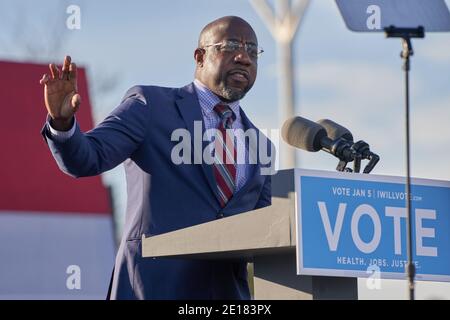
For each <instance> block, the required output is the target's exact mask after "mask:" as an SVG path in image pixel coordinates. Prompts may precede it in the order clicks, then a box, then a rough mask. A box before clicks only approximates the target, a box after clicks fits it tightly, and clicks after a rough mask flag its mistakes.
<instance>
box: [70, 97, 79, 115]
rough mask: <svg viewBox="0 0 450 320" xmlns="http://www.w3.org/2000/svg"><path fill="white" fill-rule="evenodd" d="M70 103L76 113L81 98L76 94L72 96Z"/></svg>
mask: <svg viewBox="0 0 450 320" xmlns="http://www.w3.org/2000/svg"><path fill="white" fill-rule="evenodd" d="M70 102H71V105H72V108H73V111H74V112H77V111H78V108H79V107H80V104H81V96H80V95H79V94H78V93H75V94H74V95H73V96H72V100H71V101H70Z"/></svg>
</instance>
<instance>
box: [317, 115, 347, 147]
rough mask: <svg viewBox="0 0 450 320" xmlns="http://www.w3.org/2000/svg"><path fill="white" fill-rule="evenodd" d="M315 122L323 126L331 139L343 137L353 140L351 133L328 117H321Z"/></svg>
mask: <svg viewBox="0 0 450 320" xmlns="http://www.w3.org/2000/svg"><path fill="white" fill-rule="evenodd" d="M317 123H318V124H320V125H321V126H322V127H324V128H325V130H326V131H327V136H328V138H330V139H331V140H336V139H339V138H344V139H345V140H347V141H351V142H353V135H352V133H351V132H350V131H349V130H348V129H347V128H345V127H343V126H341V125H340V124H337V123H336V122H334V121H332V120H329V119H321V120H319V121H317Z"/></svg>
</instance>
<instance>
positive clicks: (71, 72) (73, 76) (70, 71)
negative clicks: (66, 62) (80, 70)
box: [69, 63, 77, 84]
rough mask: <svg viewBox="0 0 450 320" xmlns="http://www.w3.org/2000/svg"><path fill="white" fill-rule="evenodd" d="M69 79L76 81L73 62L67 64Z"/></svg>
mask: <svg viewBox="0 0 450 320" xmlns="http://www.w3.org/2000/svg"><path fill="white" fill-rule="evenodd" d="M69 79H70V80H72V81H75V84H76V83H77V65H76V64H75V63H71V64H70V66H69Z"/></svg>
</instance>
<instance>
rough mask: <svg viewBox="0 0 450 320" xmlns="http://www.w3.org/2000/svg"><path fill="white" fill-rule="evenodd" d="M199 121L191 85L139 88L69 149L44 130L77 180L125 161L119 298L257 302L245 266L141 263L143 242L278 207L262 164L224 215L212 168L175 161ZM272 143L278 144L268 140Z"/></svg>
mask: <svg viewBox="0 0 450 320" xmlns="http://www.w3.org/2000/svg"><path fill="white" fill-rule="evenodd" d="M241 116H242V121H243V124H244V127H245V129H249V128H253V129H254V130H258V129H257V128H256V127H255V126H254V125H253V124H252V123H251V122H250V120H249V119H248V118H247V116H246V115H245V113H244V112H243V111H241ZM194 121H203V117H202V113H201V109H200V105H199V102H198V98H197V96H196V93H195V89H194V86H193V84H192V83H191V84H189V85H187V86H186V87H183V88H163V87H156V86H136V87H133V88H131V89H130V90H129V91H128V92H127V94H126V95H125V97H124V99H123V101H122V103H121V104H120V105H119V106H118V107H117V108H116V109H115V110H114V111H113V112H112V113H111V114H110V115H109V116H108V117H107V118H106V119H105V120H104V121H103V122H102V123H100V124H99V125H98V126H97V127H96V128H94V129H93V130H91V131H89V132H87V133H82V132H81V131H80V129H79V128H78V126H77V128H76V131H75V134H74V135H73V136H72V137H71V138H70V139H69V140H68V141H65V142H63V143H58V142H56V141H54V140H52V139H51V137H50V135H49V133H48V132H47V130H48V129H47V128H46V126H44V129H43V132H42V133H43V135H44V137H45V138H46V141H47V143H48V146H49V148H50V150H51V152H52V154H53V156H54V158H55V159H56V161H57V163H58V166H59V167H60V169H61V170H62V171H64V172H65V173H67V174H69V175H71V176H74V177H84V176H92V175H97V174H100V173H102V172H105V171H107V170H110V169H112V168H114V167H115V166H117V165H119V164H120V163H122V162H124V166H125V171H126V179H127V191H128V203H127V212H126V218H125V226H124V234H123V238H122V241H121V244H120V247H119V250H118V253H117V257H116V262H115V269H114V270H115V271H114V274H113V277H112V284H111V289H112V290H111V298H112V299H249V298H250V294H249V288H248V284H247V269H246V265H247V262H246V261H244V260H220V261H219V260H218V261H213V260H188V259H172V258H156V259H152V258H142V256H141V250H142V248H141V238H142V236H143V235H145V236H147V237H148V236H152V235H157V234H161V233H165V232H169V231H173V230H176V229H181V228H185V227H189V226H192V225H196V224H201V223H205V222H208V221H212V220H215V219H219V218H221V217H227V216H231V215H235V214H238V213H242V212H245V211H250V210H254V209H256V208H260V207H264V206H268V205H270V203H271V186H270V181H271V180H270V176H269V175H261V174H260V169H261V167H262V165H261V163H260V161H259V160H258V163H257V164H254V165H252V172H253V173H252V175H251V176H250V177H249V179H248V181H247V183H246V184H245V185H244V186H243V187H242V188H241V189H240V190H239V191H238V192H237V193H236V194H235V195H234V196H233V197H232V198H231V200H230V201H229V202H228V203H227V204H226V206H225V207H224V208H221V206H220V203H219V196H218V193H217V187H216V183H215V179H214V175H213V170H212V167H211V165H207V164H205V163H202V164H180V165H176V164H174V163H173V162H172V161H171V151H172V148H173V147H174V146H175V145H176V144H178V143H179V142H178V141H171V134H172V132H173V131H174V130H175V129H178V128H186V129H188V130H189V131H190V133H191V137H194ZM202 123H203V122H202ZM203 130H205V129H204V125H203ZM258 132H259V131H258ZM266 143H268V144H270V142H268V140H267V141H266ZM205 146H206V142H204V143H203V147H205ZM269 150H270V149H269ZM200 152H202V150H200ZM193 157H194V155H192V159H193ZM80 201H82V199H80Z"/></svg>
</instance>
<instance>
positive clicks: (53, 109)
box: [40, 56, 81, 122]
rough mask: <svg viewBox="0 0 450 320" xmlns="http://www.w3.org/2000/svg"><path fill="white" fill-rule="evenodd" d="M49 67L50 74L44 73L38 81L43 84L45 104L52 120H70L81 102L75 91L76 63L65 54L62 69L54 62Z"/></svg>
mask: <svg viewBox="0 0 450 320" xmlns="http://www.w3.org/2000/svg"><path fill="white" fill-rule="evenodd" d="M49 68H50V73H51V76H49V75H48V74H45V75H44V76H43V77H42V79H41V81H40V83H41V84H43V85H44V98H45V106H46V108H47V111H48V113H49V115H50V117H51V118H52V119H53V120H55V121H62V122H67V121H70V120H71V119H72V117H73V115H74V114H75V112H77V110H78V108H79V106H80V102H81V98H80V95H79V94H78V93H77V70H76V65H75V64H74V63H71V58H70V56H66V57H65V58H64V63H63V67H62V70H59V69H58V67H57V66H56V65H55V64H50V65H49Z"/></svg>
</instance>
